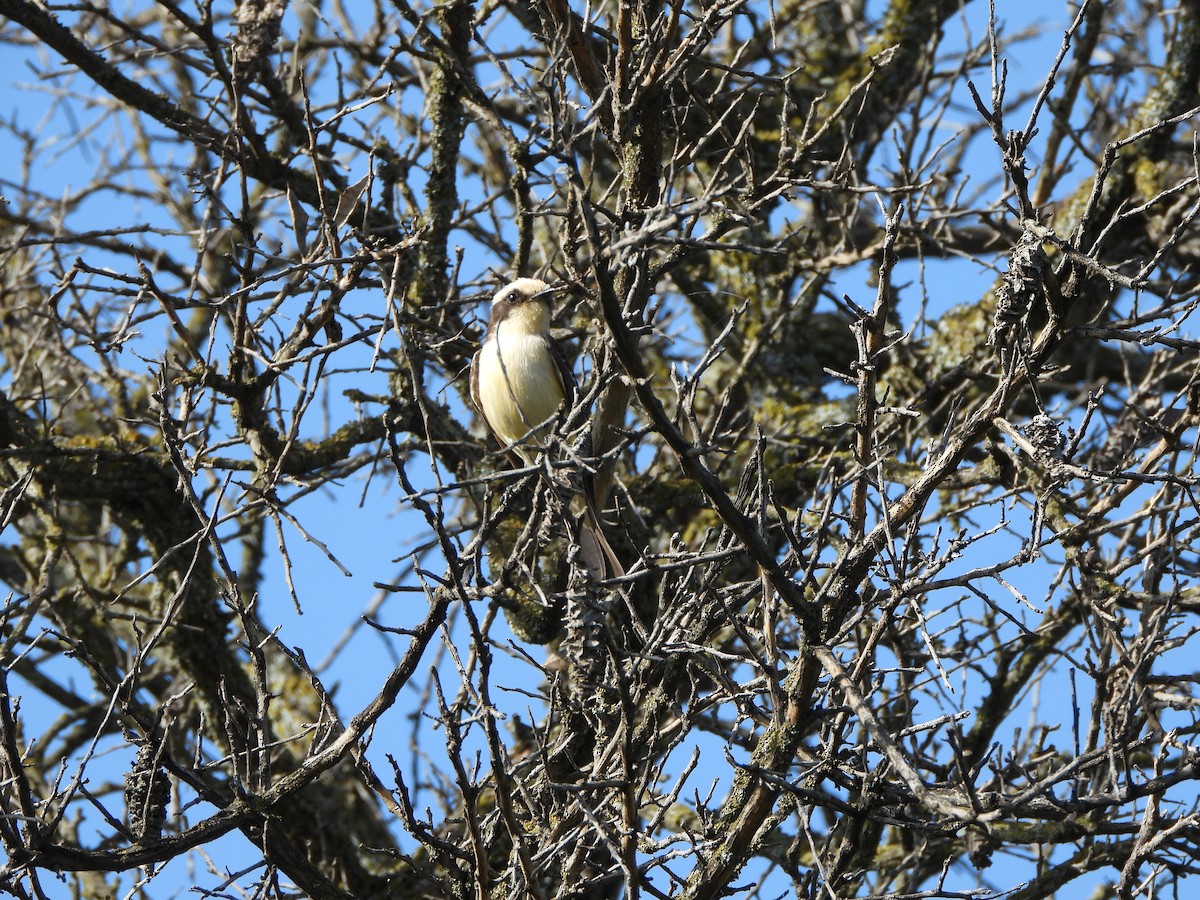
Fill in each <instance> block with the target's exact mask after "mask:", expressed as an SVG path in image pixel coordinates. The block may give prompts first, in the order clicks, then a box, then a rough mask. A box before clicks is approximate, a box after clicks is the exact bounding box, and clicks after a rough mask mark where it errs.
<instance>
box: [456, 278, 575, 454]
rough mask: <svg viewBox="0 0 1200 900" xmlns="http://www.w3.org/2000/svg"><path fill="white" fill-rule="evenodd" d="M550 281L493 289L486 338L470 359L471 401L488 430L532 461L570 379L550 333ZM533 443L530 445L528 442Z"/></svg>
mask: <svg viewBox="0 0 1200 900" xmlns="http://www.w3.org/2000/svg"><path fill="white" fill-rule="evenodd" d="M550 290H551V289H550V285H548V284H546V282H544V281H542V280H541V279H538V278H518V279H517V280H515V281H514V282H512V284H509V285H507V286H505V287H503V288H501V289H500V290H499V291H497V292H496V293H495V295H494V296H493V297H492V310H491V315H490V317H489V319H488V327H487V337H486V338H485V339H484V341H483V345H482V346H481V347H480V348H479V350H478V352H476V354H475V358H474V359H473V360H472V361H471V399H472V400H473V401H474V403H475V408H476V409H478V410H479V412H480V413H481V414H482V415H483V418H484V421H485V422H487V426H488V428H489V429H491V432H492V434H494V435H495V436H496V439H497V440H498V441H500V443H501V444H502V445H504V447H505V448H507V449H510V450H512V451H513V452H514V453H516V454H517V456H519V457H520V458H521V460H522V461H523V462H524V463H525V464H526V465H533V464H534V462H535V461H536V458H537V446H540V444H541V442H542V441H544V439H545V437H546V435H547V434H548V432H549V430H550V425H551V424H552V419H553V418H554V416H555V415H556V414H557V413H558V411H559V410H560V409H561V408H562V407H563V404H564V402H566V401H567V400H568V399H571V400H574V394H575V379H574V377H573V376H572V374H571V369H570V366H569V365H568V364H567V360H566V357H565V356H564V355H563V352H562V348H561V347H560V346H559V344H558V342H557V341H556V340H554V338H553V337H552V336H551V334H550V303H549V301H548V299H547V295H548V294H549V293H550ZM531 439H532V441H533V442H534V445H535V446H531V445H530V440H531Z"/></svg>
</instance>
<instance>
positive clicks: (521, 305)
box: [471, 278, 624, 579]
mask: <svg viewBox="0 0 1200 900" xmlns="http://www.w3.org/2000/svg"><path fill="white" fill-rule="evenodd" d="M550 292H551V288H550V286H549V285H548V284H546V282H544V281H541V280H540V279H537V278H518V279H517V280H516V281H514V282H513V283H512V284H509V285H507V286H506V287H503V288H501V289H500V290H499V291H497V292H496V294H495V296H494V297H493V298H492V311H491V315H490V317H489V318H488V329H487V337H486V338H485V339H484V341H483V345H482V346H481V347H480V348H479V350H478V352H476V354H475V358H474V359H473V360H472V361H471V399H472V400H473V401H474V403H475V408H476V409H478V410H479V412H480V413H481V414H482V415H483V418H484V421H486V422H487V425H488V428H490V429H491V431H492V434H494V435H495V436H496V439H497V440H498V441H500V443H501V444H503V445H504V447H505V448H506V449H509V450H511V451H512V452H514V453H516V454H517V456H519V457H520V458H521V460H522V461H524V463H525V464H526V465H533V464H534V462H535V461H536V459H537V454H538V452H539V451H540V450H541V449H543V448H544V441H545V437H546V435H547V434H548V433H549V431H550V429H551V427H552V425H553V421H554V417H555V416H556V415H557V414H558V412H559V411H560V410H561V409H563V408H564V404H567V405H568V406H567V408H569V404H570V403H571V402H572V401H573V400H574V398H575V378H574V376H573V375H572V374H571V367H570V366H569V365H568V364H567V360H566V357H565V356H564V355H563V352H562V348H561V347H560V346H559V345H558V342H557V341H556V340H554V337H553V336H552V335H551V334H550V302H549V299H548V296H549V294H550ZM554 487H555V488H556V489H558V488H561V485H554ZM569 506H570V511H571V514H572V516H573V517H574V518H575V519H576V520H577V521H578V523H579V525H580V526H581V530H579V533H578V535H575V534H574V529H573V534H572V537H573V539H575V540H577V542H578V544H579V546H580V549H581V551H582V553H581V557H582V559H583V561H584V565H585V566H587V568H588V571H589V572H591V573H592V575H593V576H595V577H596V578H600V579H603V578H607V577H612V576H614V575H620V574H624V570H623V569H622V567H621V564H620V562H619V561H618V560H617V557H616V554H615V553H614V552H613V550H612V547H611V546H609V543H608V541H607V539H606V538H605V537H604V532H603V530H602V529H601V527H600V520H599V516H598V515H597V512H596V508H595V500H594V498H593V497H592V495H591V491H590V490H589V489H588V487H587V486H586V485H585V486H584V489H583V490H582V491H581V492H577V493H576V495H575V496H573V497H572V498H571V500H570V503H569ZM572 524H573V523H572Z"/></svg>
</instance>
